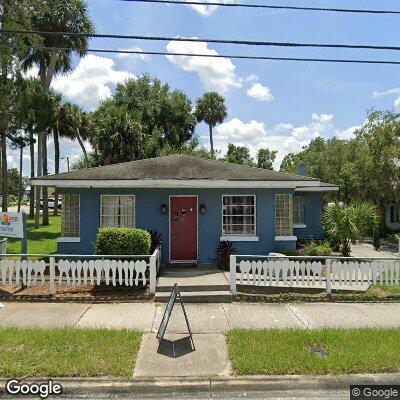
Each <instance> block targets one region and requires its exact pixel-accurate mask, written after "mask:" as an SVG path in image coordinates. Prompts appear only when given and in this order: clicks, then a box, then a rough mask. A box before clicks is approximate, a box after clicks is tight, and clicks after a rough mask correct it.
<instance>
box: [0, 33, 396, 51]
mask: <svg viewBox="0 0 400 400" xmlns="http://www.w3.org/2000/svg"><path fill="white" fill-rule="evenodd" d="M0 33H6V34H28V35H32V34H37V35H44V36H46V35H48V36H57V35H61V36H84V37H89V38H103V39H104V38H106V39H129V40H147V41H163V42H195V43H199V42H201V43H219V44H234V45H246V46H272V47H316V48H337V49H368V50H391V51H399V50H400V46H379V45H364V44H330V43H296V42H272V41H271V42H270V41H254V40H227V39H199V38H185V37H168V36H142V35H120V34H104V33H85V32H49V31H33V30H20V29H1V30H0Z"/></svg>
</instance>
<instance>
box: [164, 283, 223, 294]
mask: <svg viewBox="0 0 400 400" xmlns="http://www.w3.org/2000/svg"><path fill="white" fill-rule="evenodd" d="M173 287H174V286H173V285H169V284H168V285H157V292H169V293H171V291H172V289H173ZM179 290H180V292H181V293H184V292H229V290H230V288H229V285H223V284H222V285H221V284H219V285H218V284H217V285H206V284H200V285H179Z"/></svg>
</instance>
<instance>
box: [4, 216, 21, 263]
mask: <svg viewBox="0 0 400 400" xmlns="http://www.w3.org/2000/svg"><path fill="white" fill-rule="evenodd" d="M26 220H27V218H26V214H25V213H15V212H0V236H4V237H10V238H17V239H21V253H22V254H27V253H28V229H27V223H26ZM22 259H26V256H22Z"/></svg>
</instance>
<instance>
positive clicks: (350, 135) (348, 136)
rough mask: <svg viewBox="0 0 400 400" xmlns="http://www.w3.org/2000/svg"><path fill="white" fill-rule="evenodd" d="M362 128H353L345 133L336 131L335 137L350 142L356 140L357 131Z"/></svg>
mask: <svg viewBox="0 0 400 400" xmlns="http://www.w3.org/2000/svg"><path fill="white" fill-rule="evenodd" d="M360 128H361V126H360V125H358V126H351V127H350V128H347V129H345V130H344V131H339V130H336V134H335V136H336V137H337V138H338V139H340V140H350V139H353V138H354V133H355V131H356V130H357V129H360Z"/></svg>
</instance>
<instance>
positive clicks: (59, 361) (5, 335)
mask: <svg viewBox="0 0 400 400" xmlns="http://www.w3.org/2000/svg"><path fill="white" fill-rule="evenodd" d="M141 337H142V334H141V333H140V332H136V331H128V330H108V329H17V328H6V329H0V354H1V356H0V376H1V377H22V376H23V377H25V376H27V377H49V376H50V377H106V376H109V377H121V378H131V377H132V374H133V369H134V366H135V362H136V357H137V353H138V351H139V347H140V342H141Z"/></svg>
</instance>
